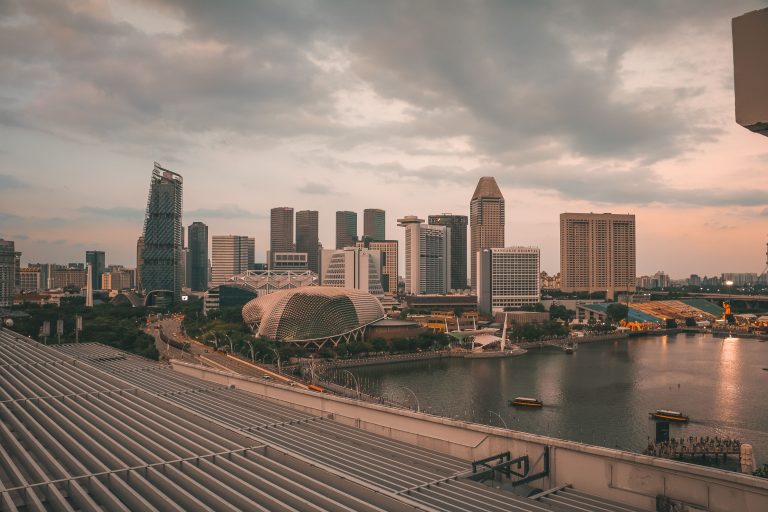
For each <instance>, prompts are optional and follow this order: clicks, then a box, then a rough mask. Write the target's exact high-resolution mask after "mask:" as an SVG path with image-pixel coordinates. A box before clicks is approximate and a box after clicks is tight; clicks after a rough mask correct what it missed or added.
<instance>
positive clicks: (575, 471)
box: [171, 360, 768, 512]
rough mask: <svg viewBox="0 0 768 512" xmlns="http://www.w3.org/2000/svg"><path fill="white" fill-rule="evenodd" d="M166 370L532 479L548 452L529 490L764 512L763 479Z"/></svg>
mask: <svg viewBox="0 0 768 512" xmlns="http://www.w3.org/2000/svg"><path fill="white" fill-rule="evenodd" d="M171 364H172V366H173V368H174V370H176V371H179V372H181V373H184V374H186V375H191V376H193V377H197V378H200V379H203V380H206V381H210V382H216V383H220V384H225V385H232V386H235V387H236V388H239V389H242V390H244V391H249V392H252V393H254V394H257V395H260V396H264V397H267V398H271V399H273V400H276V401H279V402H281V403H283V404H284V405H286V406H288V407H291V408H293V409H297V410H300V411H303V412H307V413H312V414H318V415H332V416H333V418H334V419H335V420H336V421H339V422H340V423H344V424H347V425H351V426H355V427H358V428H361V429H363V430H366V431H368V432H372V433H375V434H379V435H382V436H385V437H388V438H390V439H395V440H399V441H403V442H406V443H409V444H413V445H417V446H420V447H423V448H427V449H431V450H435V451H437V452H440V453H444V454H447V455H452V456H454V457H458V458H461V459H464V460H466V461H468V463H469V461H472V460H477V459H481V458H484V457H488V456H490V455H493V454H496V453H500V452H504V451H510V452H511V453H512V454H514V455H515V456H520V455H528V456H529V457H530V460H531V463H532V471H533V472H537V471H540V470H542V469H543V461H542V455H543V452H544V447H549V450H550V475H549V477H547V478H543V479H541V480H539V481H537V482H533V483H532V484H531V485H534V486H536V487H540V488H542V489H548V488H552V487H556V486H558V485H563V484H566V483H567V484H572V485H573V487H574V488H575V489H577V490H581V491H584V492H588V493H591V494H595V495H597V496H601V497H604V498H606V499H610V500H613V501H618V502H621V503H626V504H628V505H633V506H636V507H640V508H643V509H647V510H655V503H656V497H657V496H667V497H669V498H671V499H673V500H678V501H680V502H682V503H685V504H688V505H690V506H693V507H696V508H699V509H701V510H707V511H711V512H730V511H734V510H739V511H743V512H758V511H760V512H762V511H765V510H768V479H761V478H757V477H752V476H748V475H743V474H740V473H734V472H730V471H724V470H720V469H714V468H708V467H703V466H697V465H694V464H687V463H683V462H678V461H674V460H668V459H659V458H654V457H650V456H646V455H640V454H636V453H631V452H626V451H621V450H616V449H612V448H604V447H600V446H593V445H587V444H582V443H576V442H572V441H566V440H563V439H556V438H551V437H546V436H540V435H536V434H530V433H527V432H517V431H512V430H506V429H501V428H498V427H491V426H487V425H480V424H477V423H469V422H465V421H459V420H454V419H451V418H444V417H440V416H433V415H430V414H425V413H416V412H414V411H408V410H402V409H394V408H390V407H386V406H382V405H378V404H371V403H366V402H358V401H356V400H352V399H349V398H342V397H337V396H333V395H327V394H322V393H317V392H313V391H306V390H302V389H297V388H293V387H289V386H285V385H280V384H276V383H272V382H265V381H263V380H260V379H254V378H249V377H244V376H239V375H236V374H232V373H225V372H221V371H218V370H214V369H210V368H205V367H202V366H197V365H194V364H191V363H187V362H184V361H176V360H173V361H171ZM468 468H469V464H468Z"/></svg>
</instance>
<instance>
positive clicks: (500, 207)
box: [469, 176, 504, 290]
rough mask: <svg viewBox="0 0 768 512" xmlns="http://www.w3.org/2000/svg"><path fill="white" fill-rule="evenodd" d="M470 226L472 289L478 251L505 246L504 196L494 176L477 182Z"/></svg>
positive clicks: (471, 207)
mask: <svg viewBox="0 0 768 512" xmlns="http://www.w3.org/2000/svg"><path fill="white" fill-rule="evenodd" d="M469 226H470V228H471V231H472V235H471V236H472V247H471V250H470V252H469V257H470V267H471V268H472V274H471V275H470V279H471V280H472V290H476V289H477V252H478V251H479V250H481V249H495V248H497V247H504V196H503V195H501V190H499V186H498V185H497V184H496V179H495V178H493V177H492V176H483V177H482V178H480V181H478V182H477V187H476V188H475V193H474V194H472V200H471V201H470V202H469Z"/></svg>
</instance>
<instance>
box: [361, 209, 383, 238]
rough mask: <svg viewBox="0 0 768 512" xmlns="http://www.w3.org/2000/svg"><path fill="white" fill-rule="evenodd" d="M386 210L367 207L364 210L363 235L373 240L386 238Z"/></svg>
mask: <svg viewBox="0 0 768 512" xmlns="http://www.w3.org/2000/svg"><path fill="white" fill-rule="evenodd" d="M385 216H386V214H385V213H384V210H379V209H378V208H367V209H365V210H363V236H364V237H366V238H370V239H371V240H386V239H387V237H386V233H385V231H386V230H385Z"/></svg>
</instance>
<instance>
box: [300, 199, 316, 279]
mask: <svg viewBox="0 0 768 512" xmlns="http://www.w3.org/2000/svg"><path fill="white" fill-rule="evenodd" d="M296 252H305V253H307V268H309V270H311V271H312V272H314V273H315V274H319V273H320V238H319V236H318V213H317V211H315V210H302V211H300V212H296Z"/></svg>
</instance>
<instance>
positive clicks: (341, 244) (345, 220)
mask: <svg viewBox="0 0 768 512" xmlns="http://www.w3.org/2000/svg"><path fill="white" fill-rule="evenodd" d="M356 241H357V213H355V212H347V211H339V212H336V248H337V249H343V248H345V247H354V245H355V242H356Z"/></svg>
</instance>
